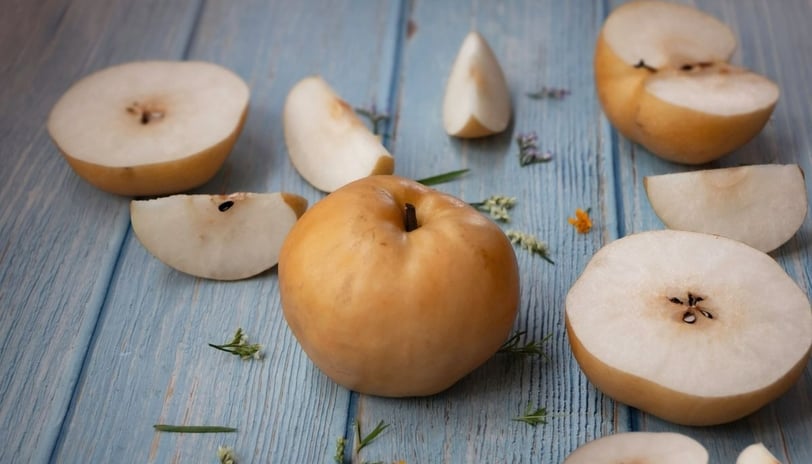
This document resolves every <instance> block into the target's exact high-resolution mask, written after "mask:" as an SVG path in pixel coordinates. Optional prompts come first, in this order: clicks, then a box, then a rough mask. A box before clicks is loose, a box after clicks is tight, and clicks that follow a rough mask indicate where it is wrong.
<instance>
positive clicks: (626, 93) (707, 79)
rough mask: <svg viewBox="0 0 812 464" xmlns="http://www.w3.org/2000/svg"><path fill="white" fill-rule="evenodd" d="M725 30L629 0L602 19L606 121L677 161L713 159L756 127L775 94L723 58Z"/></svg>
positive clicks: (701, 17) (708, 19)
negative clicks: (629, 0)
mask: <svg viewBox="0 0 812 464" xmlns="http://www.w3.org/2000/svg"><path fill="white" fill-rule="evenodd" d="M735 48H736V38H735V37H734V35H733V32H732V31H731V30H730V28H729V27H728V26H726V25H725V24H723V23H722V22H720V21H719V20H717V19H716V18H714V17H713V16H710V15H708V14H706V13H704V12H702V11H699V10H697V9H695V8H693V7H691V6H687V5H680V4H676V3H668V2H661V1H637V2H629V3H626V4H623V5H622V6H620V7H618V8H617V9H615V10H614V11H612V13H611V14H610V15H609V17H608V18H607V19H606V21H605V22H604V25H603V27H602V29H601V32H600V34H599V36H598V40H597V45H596V47H595V57H594V67H595V84H596V88H597V92H598V97H599V100H600V102H601V105H602V107H603V109H604V113H605V114H606V116H607V118H608V119H609V121H610V122H611V123H612V124H613V125H614V126H615V128H616V129H617V130H618V131H619V132H620V133H622V134H623V135H624V136H626V137H627V138H629V139H631V140H633V141H635V142H637V143H640V144H641V145H643V146H645V147H646V148H647V149H648V150H650V151H651V152H652V153H654V154H656V155H658V156H660V157H662V158H664V159H667V160H670V161H675V162H679V163H685V164H700V163H705V162H708V161H711V160H714V159H717V158H719V157H721V156H723V155H725V154H727V153H729V152H731V151H733V150H734V149H736V148H738V147H739V146H741V145H743V144H745V143H746V142H748V141H749V140H750V139H752V138H753V137H754V136H755V135H756V134H758V132H759V131H761V129H762V128H763V127H764V125H765V124H766V122H767V120H768V119H769V117H770V115H771V114H772V111H773V109H774V107H775V104H776V102H777V101H778V96H779V89H778V86H777V85H775V83H773V82H772V81H770V80H769V79H767V78H766V77H763V76H760V75H758V74H755V73H752V72H749V71H746V70H744V69H742V68H739V67H736V66H733V65H731V64H729V63H728V60H729V59H730V57H731V56H732V54H733V51H734V50H735Z"/></svg>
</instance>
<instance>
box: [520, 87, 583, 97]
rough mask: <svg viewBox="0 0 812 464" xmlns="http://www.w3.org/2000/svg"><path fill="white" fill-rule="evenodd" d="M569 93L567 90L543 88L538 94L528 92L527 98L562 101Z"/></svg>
mask: <svg viewBox="0 0 812 464" xmlns="http://www.w3.org/2000/svg"><path fill="white" fill-rule="evenodd" d="M571 93H572V92H570V90H569V89H565V88H561V87H547V86H544V87H542V88H541V90H539V91H538V92H528V93H527V96H528V97H530V98H532V99H533V100H544V99H549V100H563V99H564V98H566V97H567V96H568V95H569V94H571Z"/></svg>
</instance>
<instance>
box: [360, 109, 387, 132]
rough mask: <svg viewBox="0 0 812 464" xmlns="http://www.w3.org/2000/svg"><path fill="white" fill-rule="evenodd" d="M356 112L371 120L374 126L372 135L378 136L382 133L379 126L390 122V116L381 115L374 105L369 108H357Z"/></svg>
mask: <svg viewBox="0 0 812 464" xmlns="http://www.w3.org/2000/svg"><path fill="white" fill-rule="evenodd" d="M355 112H356V113H358V115H360V116H363V117H365V118H367V119H368V120H369V122H370V123H371V124H372V133H373V134H376V135H378V134H380V133H381V131H380V129H379V125H380V124H383V123H385V122H386V121H387V120H389V115H388V114H386V113H379V112H378V109H377V108H376V107H375V104H374V103H373V104H372V105H370V106H369V107H367V108H360V107H359V108H355Z"/></svg>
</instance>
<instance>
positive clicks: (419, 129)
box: [356, 1, 628, 462]
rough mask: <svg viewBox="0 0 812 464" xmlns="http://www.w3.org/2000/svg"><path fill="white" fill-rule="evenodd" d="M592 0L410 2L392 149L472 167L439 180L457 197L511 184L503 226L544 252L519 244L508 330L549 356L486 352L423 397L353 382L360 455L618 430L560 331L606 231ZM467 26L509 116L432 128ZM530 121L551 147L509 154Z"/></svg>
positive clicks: (409, 171)
mask: <svg viewBox="0 0 812 464" xmlns="http://www.w3.org/2000/svg"><path fill="white" fill-rule="evenodd" d="M602 19H603V11H602V10H601V7H600V5H599V4H595V3H594V2H593V3H591V4H586V3H583V2H581V3H578V4H577V5H576V4H575V3H572V2H535V1H534V2H504V3H501V2H500V3H497V2H454V3H451V2H415V3H414V7H413V10H412V11H411V13H410V21H411V25H410V28H409V29H410V30H411V34H410V36H409V38H408V39H407V41H406V43H405V44H404V47H403V54H404V55H403V56H404V58H403V60H404V61H403V65H402V70H401V79H402V80H401V84H400V85H401V87H400V93H399V96H398V105H397V106H396V108H395V109H394V111H396V121H397V126H396V128H395V129H396V131H395V133H394V140H393V150H394V153H395V156H396V158H397V159H398V171H399V172H400V173H401V174H403V175H405V176H408V177H420V176H422V175H426V174H427V173H436V172H441V171H447V170H451V169H456V168H460V167H468V168H471V170H472V172H471V173H470V175H468V176H467V177H466V178H464V179H463V180H460V181H457V182H454V183H452V184H446V185H442V186H440V187H439V188H440V189H441V190H444V191H447V192H450V193H452V194H454V195H457V196H459V197H461V198H463V199H465V200H468V201H480V200H483V199H484V198H486V197H487V196H490V195H493V194H505V195H509V196H515V197H517V198H518V204H517V206H516V207H515V209H514V210H513V212H512V216H513V220H512V223H511V224H508V225H506V226H505V228H506V229H508V228H514V229H518V230H522V231H526V232H529V233H532V234H534V235H536V236H538V237H540V238H542V239H544V240H546V241H548V243H549V245H550V248H551V256H552V258H553V259H554V260H555V261H556V264H555V265H550V264H548V263H546V262H545V261H543V260H541V259H540V258H538V257H533V256H531V255H529V254H528V253H526V252H524V251H521V250H518V251H517V255H518V258H519V261H520V269H521V276H522V277H521V279H522V281H521V283H522V304H521V311H520V316H519V318H518V320H517V321H516V329H517V330H525V331H527V332H528V334H529V335H528V336H529V340H540V339H542V338H543V337H544V336H546V335H547V334H551V338H550V339H549V341H548V342H547V343H546V344H545V348H546V350H547V352H548V354H549V356H550V359H549V360H543V359H535V360H517V359H510V358H507V357H505V356H503V355H497V356H496V357H495V358H494V359H493V360H491V361H490V362H488V363H487V364H486V365H485V366H483V367H482V368H480V369H478V370H477V371H475V372H474V373H472V374H471V375H470V376H468V377H467V378H465V379H463V380H462V381H461V382H460V383H459V384H457V385H456V386H454V387H452V388H451V389H450V390H448V391H446V392H444V393H442V394H440V395H437V396H435V397H430V398H422V399H411V400H389V399H381V398H371V397H367V396H361V397H360V398H359V399H358V406H357V414H356V416H357V418H358V419H359V420H360V421H361V423H362V424H364V427H365V430H369V429H371V427H373V426H374V424H376V423H377V422H378V421H379V420H384V421H385V422H387V423H390V424H391V427H390V428H389V429H387V431H386V432H385V433H384V434H382V435H381V436H380V437H379V438H378V440H376V442H375V443H374V446H370V447H368V448H367V449H365V450H363V452H362V456H361V458H362V459H365V460H370V461H375V460H384V461H387V460H390V461H391V460H395V459H405V460H406V461H407V462H526V461H527V460H528V459H530V460H532V461H538V462H560V461H562V460H563V458H564V457H565V456H566V455H567V454H568V453H569V452H570V451H571V450H572V449H574V448H575V447H576V446H577V445H579V444H580V443H582V442H584V441H586V440H587V439H591V438H594V437H596V436H601V435H604V434H607V433H610V432H613V431H616V430H625V429H626V428H627V427H628V425H627V423H628V418H627V414H626V410H625V408H622V407H621V408H617V407H616V406H615V405H614V404H613V403H612V402H611V401H609V400H607V399H606V398H604V397H603V396H602V395H600V394H598V393H597V392H596V391H595V390H594V389H593V388H591V387H589V386H588V384H587V381H586V379H585V378H584V377H583V376H582V375H581V374H580V371H579V369H578V367H577V365H576V364H575V362H574V360H573V358H572V356H571V354H570V351H569V345H568V342H567V340H566V337H565V331H564V324H563V303H564V297H565V295H566V291H567V289H568V288H569V286H570V284H571V283H572V282H573V281H574V279H575V278H576V277H577V275H578V273H579V272H580V270H581V269H582V268H583V266H584V265H585V263H586V261H587V260H588V259H589V257H590V256H591V255H592V253H593V252H594V251H595V250H596V249H597V248H598V247H599V246H600V245H601V244H602V243H603V242H604V241H606V240H607V239H608V238H609V237H612V236H614V235H615V232H614V231H613V230H612V229H613V228H614V218H613V216H614V200H613V192H614V186H613V178H612V177H611V166H606V161H607V159H609V158H608V157H609V155H610V154H611V152H609V151H608V150H610V145H611V144H610V143H609V141H608V140H605V138H606V136H607V135H608V131H607V130H606V129H605V127H604V126H603V125H602V123H601V119H600V117H599V114H600V112H599V108H598V106H597V102H596V100H595V98H594V91H593V83H592V72H591V54H592V48H593V45H594V40H595V32H596V31H597V26H598V25H599V24H600V22H601V21H602ZM471 29H476V30H478V31H479V32H480V33H482V34H483V36H484V37H485V38H486V39H487V40H488V41H489V42H490V44H491V46H492V48H493V49H494V52H495V53H496V55H497V56H498V57H499V59H500V62H501V64H502V66H503V68H504V70H505V74H506V77H507V80H508V84H509V86H510V89H511V93H512V99H513V103H514V108H515V114H514V119H513V122H512V124H511V126H510V127H509V129H508V130H507V131H506V132H505V133H503V134H500V135H497V136H493V137H489V138H485V139H481V140H472V141H460V140H456V139H453V138H449V137H448V136H447V135H446V134H445V133H444V131H443V127H442V121H441V102H442V96H443V93H444V87H445V82H446V78H447V76H448V73H449V71H450V68H451V64H452V62H453V60H454V58H455V56H456V54H457V51H458V49H459V46H460V44H461V43H462V40H463V38H464V37H465V35H466V34H467V33H468V32H469V30H471ZM542 86H554V87H565V88H569V89H570V90H571V91H572V94H571V95H570V96H569V97H568V98H566V99H564V100H561V101H554V100H540V101H538V100H531V99H529V98H527V97H526V96H525V94H526V93H527V92H532V91H537V90H539V89H540V88H541V87H542ZM530 131H536V132H537V133H538V136H539V143H540V147H539V148H541V149H544V150H550V151H552V152H553V153H554V156H555V159H554V161H552V162H551V163H548V164H539V165H532V166H527V167H520V166H519V163H518V148H517V145H516V142H515V140H514V137H515V136H516V135H517V134H518V133H526V132H530ZM579 207H580V208H591V209H592V211H593V216H594V218H595V228H594V230H593V231H592V232H591V233H589V234H587V235H579V234H577V233H576V232H575V231H574V229H573V228H572V227H571V226H570V225H569V224H568V223H567V217H568V216H572V215H573V213H574V211H575V209H576V208H579ZM528 404H530V405H532V406H534V407H535V406H543V407H546V408H547V410H548V412H549V418H548V421H549V423H548V424H547V425H540V426H537V427H535V428H533V427H530V426H528V425H526V424H523V423H521V422H517V421H514V420H513V419H514V418H515V417H516V416H519V415H521V414H522V413H523V412H524V411H525V408H526V407H527V406H528Z"/></svg>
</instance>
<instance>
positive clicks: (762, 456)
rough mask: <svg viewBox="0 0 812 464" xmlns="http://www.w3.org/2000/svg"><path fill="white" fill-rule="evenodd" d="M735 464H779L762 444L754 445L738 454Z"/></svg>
mask: <svg viewBox="0 0 812 464" xmlns="http://www.w3.org/2000/svg"><path fill="white" fill-rule="evenodd" d="M736 464H781V461H779V460H778V459H777V458H776V457H775V456H773V454H772V453H770V451H769V450H768V449H767V447H766V446H764V445H763V444H762V443H754V444H752V445H750V446H748V447H747V448H745V449H744V450H742V452H741V453H739V457H738V458H737V459H736Z"/></svg>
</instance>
